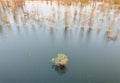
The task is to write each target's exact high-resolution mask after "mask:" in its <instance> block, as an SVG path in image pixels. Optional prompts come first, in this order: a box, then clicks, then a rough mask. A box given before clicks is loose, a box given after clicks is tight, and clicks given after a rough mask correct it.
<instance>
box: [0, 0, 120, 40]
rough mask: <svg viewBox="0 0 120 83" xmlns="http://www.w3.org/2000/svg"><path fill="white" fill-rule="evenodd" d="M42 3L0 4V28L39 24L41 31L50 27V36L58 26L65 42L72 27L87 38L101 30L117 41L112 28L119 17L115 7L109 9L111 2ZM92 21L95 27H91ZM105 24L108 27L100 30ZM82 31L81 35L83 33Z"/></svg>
mask: <svg viewBox="0 0 120 83" xmlns="http://www.w3.org/2000/svg"><path fill="white" fill-rule="evenodd" d="M46 2H47V3H44V1H42V2H41V1H26V0H18V1H17V0H15V1H12V0H11V1H10V0H9V1H8V0H7V1H2V0H0V24H1V25H4V26H7V27H9V26H11V24H13V21H14V22H15V24H16V26H17V28H18V30H21V27H20V26H27V25H28V24H30V25H32V24H35V25H39V24H40V25H41V26H40V27H42V28H44V26H50V28H52V29H51V33H52V34H53V33H54V32H53V31H54V28H56V26H58V27H60V26H59V24H62V26H61V27H60V28H62V27H64V35H65V37H66V38H67V34H68V33H69V31H68V30H69V29H70V28H74V27H77V28H79V27H81V29H82V30H83V31H84V32H85V31H87V36H88V38H90V37H89V36H90V34H91V33H92V30H93V29H95V28H97V31H98V33H99V31H101V29H103V30H104V29H105V30H108V29H110V30H111V29H112V30H113V31H112V33H109V34H107V37H108V36H109V38H112V37H115V38H116V39H117V38H118V36H119V35H118V33H117V30H118V26H117V27H115V26H116V25H115V24H117V23H118V22H119V19H118V18H119V15H120V10H119V6H118V5H115V6H112V5H111V4H112V3H111V2H110V4H106V3H104V2H97V0H95V2H93V1H91V0H75V1H73V0H68V1H67V0H66V1H65V0H58V1H55V0H47V1H46ZM25 3H26V4H25ZM49 3H51V5H49ZM29 5H30V6H29ZM39 5H42V6H46V7H43V8H42V6H39ZM29 7H30V8H31V9H30V8H29ZM45 8H46V9H45ZM111 13H112V14H111ZM97 14H99V15H97ZM96 17H97V18H96ZM115 19H116V20H115ZM97 20H98V21H97ZM96 21H97V22H99V23H97V25H96V26H95V24H96ZM105 21H106V22H105ZM106 23H108V24H107V25H105V26H102V25H104V24H106ZM12 26H13V25H12ZM106 26H107V27H106ZM86 27H88V28H86ZM2 28H3V27H2ZM22 28H23V27H22ZM1 30H2V29H1ZM114 30H116V32H114ZM83 31H82V33H84V32H83ZM106 33H107V32H106ZM115 34H116V35H115Z"/></svg>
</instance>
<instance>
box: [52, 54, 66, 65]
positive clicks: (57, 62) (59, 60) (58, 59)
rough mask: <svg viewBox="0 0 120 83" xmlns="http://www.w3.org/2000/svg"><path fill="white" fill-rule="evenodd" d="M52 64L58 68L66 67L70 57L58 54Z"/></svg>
mask: <svg viewBox="0 0 120 83" xmlns="http://www.w3.org/2000/svg"><path fill="white" fill-rule="evenodd" d="M52 62H54V63H55V65H57V66H65V65H66V64H67V62H68V57H67V56H66V55H65V54H62V53H61V54H58V55H57V57H56V58H52Z"/></svg>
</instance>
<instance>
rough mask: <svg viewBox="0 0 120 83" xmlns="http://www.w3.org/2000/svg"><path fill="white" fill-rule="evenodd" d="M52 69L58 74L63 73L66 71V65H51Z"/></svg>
mask: <svg viewBox="0 0 120 83" xmlns="http://www.w3.org/2000/svg"><path fill="white" fill-rule="evenodd" d="M52 69H54V70H55V71H56V72H57V73H58V74H59V75H60V76H61V75H64V74H65V73H66V71H67V68H66V66H57V65H52Z"/></svg>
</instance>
